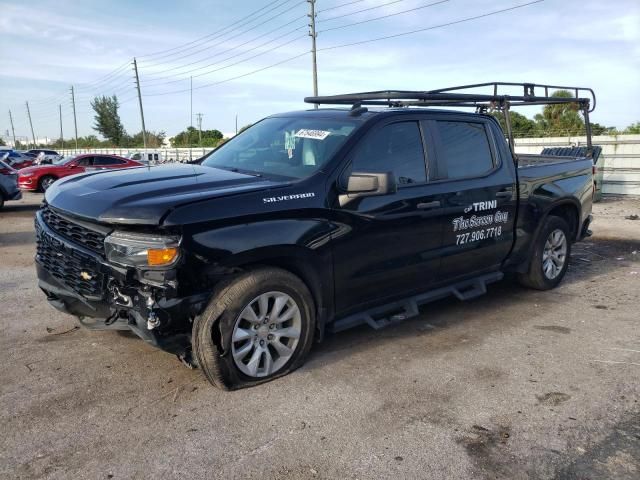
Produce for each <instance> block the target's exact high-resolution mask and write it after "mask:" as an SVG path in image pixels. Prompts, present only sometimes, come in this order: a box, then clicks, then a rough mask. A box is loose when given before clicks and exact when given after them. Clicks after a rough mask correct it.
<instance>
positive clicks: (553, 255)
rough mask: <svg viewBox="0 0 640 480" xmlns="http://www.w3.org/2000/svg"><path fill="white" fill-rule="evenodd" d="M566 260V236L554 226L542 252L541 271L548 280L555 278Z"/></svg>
mask: <svg viewBox="0 0 640 480" xmlns="http://www.w3.org/2000/svg"><path fill="white" fill-rule="evenodd" d="M566 261H567V237H566V235H565V234H564V232H563V231H562V230H560V229H559V228H556V229H555V230H554V231H552V232H551V233H550V234H549V237H548V238H547V241H546V243H545V244H544V251H543V252H542V271H543V272H544V275H545V277H547V278H548V279H549V280H553V279H555V278H556V277H557V276H558V275H560V272H562V269H563V268H564V264H565V263H566Z"/></svg>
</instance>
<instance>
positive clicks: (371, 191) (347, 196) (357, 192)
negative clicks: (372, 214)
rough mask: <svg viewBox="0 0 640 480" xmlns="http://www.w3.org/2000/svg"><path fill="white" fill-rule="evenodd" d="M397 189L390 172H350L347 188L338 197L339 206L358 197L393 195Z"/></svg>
mask: <svg viewBox="0 0 640 480" xmlns="http://www.w3.org/2000/svg"><path fill="white" fill-rule="evenodd" d="M397 189H398V185H397V183H396V179H395V176H394V175H393V173H392V172H386V173H369V172H352V173H351V175H349V177H348V178H347V186H346V188H344V189H343V190H344V193H342V194H341V195H340V197H339V201H340V206H344V205H346V204H347V203H349V202H350V201H351V200H354V199H356V198H360V197H372V196H378V195H387V194H389V193H395V192H396V191H397Z"/></svg>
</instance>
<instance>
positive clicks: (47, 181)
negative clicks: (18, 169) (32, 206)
mask: <svg viewBox="0 0 640 480" xmlns="http://www.w3.org/2000/svg"><path fill="white" fill-rule="evenodd" d="M56 180H57V178H56V177H54V176H53V175H45V176H44V177H42V178H41V179H40V181H39V182H38V189H39V190H40V191H41V192H46V191H47V189H48V188H49V187H50V186H51V184H52V183H53V182H55V181H56Z"/></svg>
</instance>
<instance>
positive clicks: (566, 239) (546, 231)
mask: <svg viewBox="0 0 640 480" xmlns="http://www.w3.org/2000/svg"><path fill="white" fill-rule="evenodd" d="M570 238H571V228H570V227H569V224H568V223H567V222H566V220H564V219H563V218H561V217H556V216H553V215H551V216H549V217H547V220H546V222H545V225H544V226H543V227H542V230H541V231H540V234H539V235H538V237H537V238H536V241H535V242H536V243H535V245H534V247H533V248H534V251H533V256H532V258H531V263H530V264H529V271H528V272H527V273H524V274H520V275H519V276H518V280H519V281H520V283H521V284H522V285H524V286H525V287H529V288H535V289H536V290H549V289H551V288H555V287H556V286H558V284H559V283H560V282H561V281H562V279H563V278H564V275H565V273H567V268H568V267H569V257H570V255H571V241H570Z"/></svg>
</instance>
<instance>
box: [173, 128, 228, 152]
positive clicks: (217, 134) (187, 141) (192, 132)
mask: <svg viewBox="0 0 640 480" xmlns="http://www.w3.org/2000/svg"><path fill="white" fill-rule="evenodd" d="M199 135H200V132H198V130H197V129H196V128H193V127H187V128H186V129H185V130H184V131H182V132H180V133H178V134H177V135H176V136H174V137H173V138H171V146H172V147H189V146H192V147H198V146H203V147H216V146H217V145H218V143H220V140H222V137H223V135H222V132H221V131H220V130H202V145H200V141H199Z"/></svg>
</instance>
